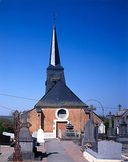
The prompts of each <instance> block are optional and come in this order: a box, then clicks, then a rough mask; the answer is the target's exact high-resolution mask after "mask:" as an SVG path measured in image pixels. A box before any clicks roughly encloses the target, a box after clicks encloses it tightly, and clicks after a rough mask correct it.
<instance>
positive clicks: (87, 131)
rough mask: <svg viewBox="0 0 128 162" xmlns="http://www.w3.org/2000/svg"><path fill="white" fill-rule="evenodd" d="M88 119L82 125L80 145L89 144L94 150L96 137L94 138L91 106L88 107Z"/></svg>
mask: <svg viewBox="0 0 128 162" xmlns="http://www.w3.org/2000/svg"><path fill="white" fill-rule="evenodd" d="M90 110H91V112H90V119H89V120H88V121H87V123H86V124H85V126H84V137H83V140H82V147H83V148H84V147H86V146H89V147H91V148H92V149H93V150H96V149H97V148H96V138H95V126H94V122H93V107H92V106H91V107H90Z"/></svg>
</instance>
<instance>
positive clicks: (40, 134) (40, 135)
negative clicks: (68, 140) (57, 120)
mask: <svg viewBox="0 0 128 162" xmlns="http://www.w3.org/2000/svg"><path fill="white" fill-rule="evenodd" d="M37 142H38V143H44V142H45V141H44V131H43V129H41V128H40V129H38V131H37Z"/></svg>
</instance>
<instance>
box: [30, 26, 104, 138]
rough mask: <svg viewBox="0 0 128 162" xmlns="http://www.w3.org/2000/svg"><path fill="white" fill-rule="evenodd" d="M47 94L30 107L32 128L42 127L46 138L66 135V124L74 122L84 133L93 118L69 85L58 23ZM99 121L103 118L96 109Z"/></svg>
mask: <svg viewBox="0 0 128 162" xmlns="http://www.w3.org/2000/svg"><path fill="white" fill-rule="evenodd" d="M45 88H46V89H45V94H44V96H43V97H42V98H41V99H40V100H39V101H38V102H37V103H36V104H35V106H34V108H33V109H31V110H29V111H28V121H29V122H30V123H31V125H32V126H31V127H30V132H31V133H33V132H36V131H37V130H38V129H39V128H42V129H43V130H44V133H45V137H46V138H56V137H60V138H61V137H62V135H63V134H64V131H65V129H66V124H68V123H71V124H72V125H73V126H74V131H75V132H77V133H78V134H80V133H81V132H82V131H83V128H84V125H85V123H86V122H87V120H88V119H89V113H86V112H87V111H86V110H87V105H86V104H85V103H84V102H83V101H81V99H80V98H79V97H78V96H77V95H76V94H74V93H73V92H72V90H71V89H70V88H69V87H68V86H67V84H66V79H65V74H64V68H63V66H62V65H61V61H60V54H59V48H58V42H57V34H56V26H55V25H54V26H53V31H52V41H51V50H50V59H49V65H48V67H47V76H46V82H45ZM94 120H95V122H96V123H97V122H98V123H99V122H100V121H101V120H100V119H99V117H98V116H97V115H96V114H95V113H94Z"/></svg>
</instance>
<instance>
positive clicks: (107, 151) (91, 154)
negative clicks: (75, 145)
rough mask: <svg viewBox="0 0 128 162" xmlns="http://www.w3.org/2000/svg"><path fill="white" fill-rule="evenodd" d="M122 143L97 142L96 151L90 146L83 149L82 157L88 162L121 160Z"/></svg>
mask: <svg viewBox="0 0 128 162" xmlns="http://www.w3.org/2000/svg"><path fill="white" fill-rule="evenodd" d="M121 153H122V144H121V143H117V142H114V141H106V140H104V141H100V142H98V151H97V152H95V151H93V150H92V149H90V148H87V149H86V150H85V151H84V157H85V158H86V159H87V160H88V161H90V162H112V161H113V162H121V161H122V158H121Z"/></svg>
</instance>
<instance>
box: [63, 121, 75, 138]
mask: <svg viewBox="0 0 128 162" xmlns="http://www.w3.org/2000/svg"><path fill="white" fill-rule="evenodd" d="M74 137H76V134H75V132H74V126H73V125H72V124H71V123H68V124H67V125H66V131H65V133H64V138H68V139H72V138H74Z"/></svg>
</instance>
